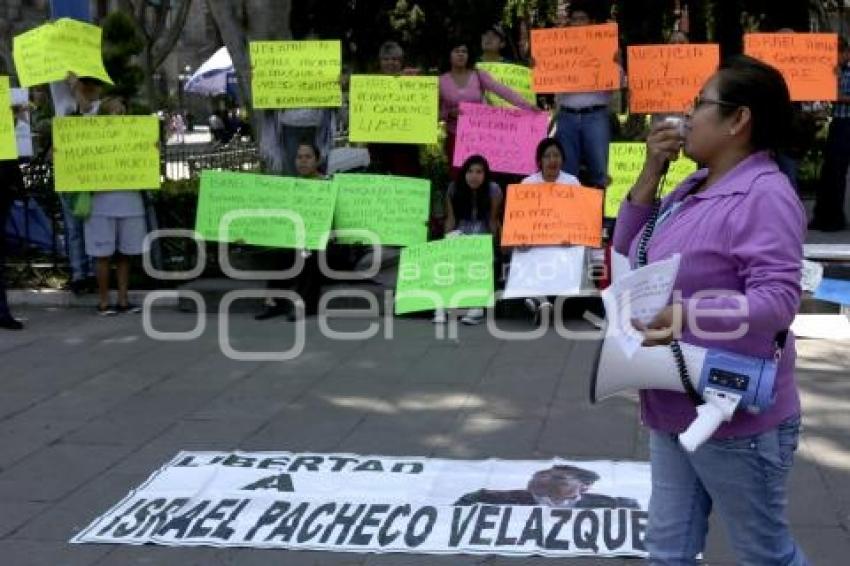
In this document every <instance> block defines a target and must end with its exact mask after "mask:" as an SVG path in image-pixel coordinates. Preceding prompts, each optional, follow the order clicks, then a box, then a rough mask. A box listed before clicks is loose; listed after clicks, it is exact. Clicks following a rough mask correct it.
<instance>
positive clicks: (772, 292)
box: [614, 152, 806, 438]
mask: <svg viewBox="0 0 850 566" xmlns="http://www.w3.org/2000/svg"><path fill="white" fill-rule="evenodd" d="M707 175H708V171H707V170H706V169H702V170H700V171H697V172H696V173H694V174H693V175H691V176H690V177H688V178H687V179H685V180H684V181H683V182H682V184H681V185H680V186H679V187H677V188H676V190H675V191H674V192H673V193H671V194H670V195H668V196H667V197H666V198H665V199H664V200H663V201H662V210H664V209H665V208H666V207H667V206H669V205H670V203H672V202H678V201H682V205H681V206H680V207H679V209H678V210H677V211H676V212H674V213H673V214H672V215H671V216H670V217H669V218H668V219H667V220H666V221H664V222H663V223H662V224H660V225H659V226H658V228H657V230H656V232H655V235H654V236H653V238H652V240H651V241H650V244H649V247H648V251H647V260H648V261H650V262H652V261H658V260H662V259H666V258H668V257H670V256H671V255H673V254H674V253H680V254H682V258H681V264H680V267H679V274H678V277H677V279H676V284H675V290H676V291H677V292H680V293H681V297H682V299H683V301H682V302H683V305H684V311H685V316H684V318H685V322H684V324H685V328H684V331H683V335H682V340H683V341H684V342H688V343H691V344H696V345H699V346H704V347H709V348H718V349H723V350H729V351H733V352H738V353H741V354H747V355H751V356H759V357H765V358H768V357H772V356H773V354H774V347H773V342H774V337H775V336H776V334H777V333H778V332H780V331H783V330H786V329H788V327H789V326H790V325H791V321H793V320H794V316H795V314H796V313H797V309H798V308H799V303H800V294H801V289H800V278H801V274H800V270H801V263H802V254H803V241H804V236H805V233H806V224H805V222H806V216H805V212H804V210H803V206H802V204H801V203H800V200H799V199H798V198H797V194H796V193H795V192H794V189H793V188H792V187H791V184H790V183H789V182H788V179H787V177H785V175H784V174H782V173H781V172H780V171H779V168H778V167H777V166H776V163H775V162H774V161H773V160H772V159H771V158H770V156H769V155H768V153H767V152H758V153H754V154H753V155H751V156H749V157H748V158H746V159H744V160H743V161H742V162H741V163H739V164H738V165H737V166H736V167H735V168H734V169H732V170H731V171H729V172H728V173H727V174H726V175H725V176H723V177H722V178H721V179H719V180H718V181H717V182H716V183H715V184H714V185H713V186H711V187H710V188H708V189H707V190H705V191H703V192H701V193H697V194H694V195H691V196H688V197H685V198H684V200H682V199H683V197H684V195H686V194H687V193H688V191H690V190H691V189H692V188H693V187H694V185H695V184H697V183H699V182H700V181H702V180H704V179H705V178H706V176H707ZM650 211H651V207H650V206H648V205H638V204H634V203H631V202H628V201H627V202H624V203H623V205H622V207H621V208H620V214H619V216H618V218H617V227H616V230H615V232H614V248H615V249H616V250H617V251H618V252H619V253H621V254H628V256H629V259H630V261H631V263H632V265H634V261H635V255H636V248H637V243H638V240H639V239H640V236H641V234H642V232H643V227H644V225H645V224H646V222H647V220H648V219H649V215H650ZM721 290H725V291H721ZM700 292H702V294H703V295H708V296H700V297H694V294H695V293H700ZM730 294H731V295H735V296H737V299H736V298H734V297H730ZM723 295H726V296H723ZM739 299H743V301H746V304H747V305H748V307H749V308H748V309H747V310H748V311H749V312H748V313H747V314H746V316H745V315H743V314H742V313H741V312H738V311H741V310H742V309H741V308H740V306H741V303H742V301H741V300H739ZM697 308H698V309H699V315H696V314H695V312H696V309H697ZM706 309H713V310H716V311H719V312H715V313H712V314H708V315H705V316H703V315H704V314H705V310H706ZM691 317H694V321H695V322H696V324H697V326H698V328H699V329H700V330H701V331H703V332H706V331H708V332H714V333H717V332H733V331H734V330H735V329H737V328H739V327H740V325H741V324H747V325H748V330H747V332H746V334H744V336H743V337H741V338H738V339H731V340H730V339H723V340H718V339H717V338H716V337H714V339H711V338H706V337H703V338H697V337H696V336H694V333H693V328H689V327H688V325H689V322H688V321H689V320H691ZM795 358H796V352H795V347H794V337H793V335H792V334H791V333H790V332H789V336H788V340H787V342H786V345H785V349H784V350H783V354H782V360H781V362H780V364H779V369H778V372H777V377H776V387H775V392H776V402H775V404H774V405H773V406H772V407H771V408H770V409H768V410H766V411H764V412H762V413H761V414H759V415H752V414H750V413H748V412H746V411H737V412H736V413H735V416H734V417H733V419H732V421H731V422H729V423H724V424H723V425H721V427H720V428H719V429H718V430H717V433H716V434H715V435H714V437H715V438H728V437H735V436H749V435H754V434H759V433H761V432H764V431H766V430H769V429H771V428H773V427H776V426H777V425H778V424H779V423H780V422H781V421H783V420H785V419H786V418H788V417H790V416H793V415H796V414H798V413H799V412H800V399H799V395H798V393H797V385H796V382H795V379H794V363H795ZM641 413H642V419H643V421H644V423H645V424H646V425H648V426H650V427H651V428H653V429H655V430H659V431H664V432H671V433H678V432H681V431H683V430H684V429H685V428H686V427H687V425H688V424H690V422H691V421H692V420H693V419H694V418H695V417H696V410H695V408H694V405H693V403H691V401H690V400H689V399H688V397H687V396H686V395H685V394H683V393H677V392H673V391H661V390H646V391H641Z"/></svg>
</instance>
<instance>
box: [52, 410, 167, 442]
mask: <svg viewBox="0 0 850 566" xmlns="http://www.w3.org/2000/svg"><path fill="white" fill-rule="evenodd" d="M173 424H174V418H173V417H171V416H167V415H165V416H162V417H161V418H157V417H145V418H144V419H137V418H136V419H134V418H128V417H124V416H122V415H113V416H112V417H110V418H96V419H93V420H91V421H89V422H87V423H86V424H84V425H83V426H81V427H80V428H78V429H77V430H74V431H73V432H69V433H68V434H66V435H65V436H63V438H62V440H63V441H64V442H70V443H72V444H107V445H126V446H140V445H142V444H145V443H147V442H149V441H151V440H152V439H154V438H156V437H157V436H159V435H161V434H162V433H163V432H164V431H165V430H166V429H167V428H169V427H170V426H172V425H173Z"/></svg>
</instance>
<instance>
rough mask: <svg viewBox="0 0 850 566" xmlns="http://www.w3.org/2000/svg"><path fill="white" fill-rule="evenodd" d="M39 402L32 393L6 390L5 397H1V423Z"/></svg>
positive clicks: (0, 355)
mask: <svg viewBox="0 0 850 566" xmlns="http://www.w3.org/2000/svg"><path fill="white" fill-rule="evenodd" d="M0 357H2V354H0ZM37 402H38V401H37V400H36V399H33V396H32V394H31V393H23V392H21V393H11V392H8V391H5V390H4V391H3V395H0V422H2V421H3V420H5V419H8V418H10V417H12V416H13V415H17V414H19V413H22V412H24V411H26V410H27V409H29V408H31V407H33V406H34V405H35V404H36V403H37Z"/></svg>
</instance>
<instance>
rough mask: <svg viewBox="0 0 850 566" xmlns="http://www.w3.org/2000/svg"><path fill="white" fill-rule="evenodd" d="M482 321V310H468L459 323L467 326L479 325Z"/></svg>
mask: <svg viewBox="0 0 850 566" xmlns="http://www.w3.org/2000/svg"><path fill="white" fill-rule="evenodd" d="M483 320H484V309H469V310H468V311H466V314H465V315H464V316H463V318H462V319H460V321H461V322H462V323H464V324H467V325H469V326H474V325H476V324H481V321H483Z"/></svg>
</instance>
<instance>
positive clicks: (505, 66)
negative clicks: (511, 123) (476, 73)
mask: <svg viewBox="0 0 850 566" xmlns="http://www.w3.org/2000/svg"><path fill="white" fill-rule="evenodd" d="M476 66H477V67H478V68H479V69H481V70H482V71H485V72H487V73H490V74H491V75H493V78H494V79H496V80H497V81H499V82H500V83H502V84H503V85H506V86H509V87H511V88H512V89H514V90H515V91H517V92H518V93H520V94H521V95H522V97H523V98H524V99H526V100H527V101H528V102H529V103H530V104H536V103H537V95H536V94H534V91H533V90H532V89H531V82H532V81H531V69H529V68H528V67H523V66H522V65H512V64H510V63H484V62H481V63H478V64H477V65H476ZM484 97H485V98H486V100H487V104H489V105H491V106H509V107H513V104H511V103H510V102H506V101H505V100H502V98H501V97H500V96H496V95H495V94H493V93H490V92H488V93H487V94H486V95H485V96H484Z"/></svg>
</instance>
